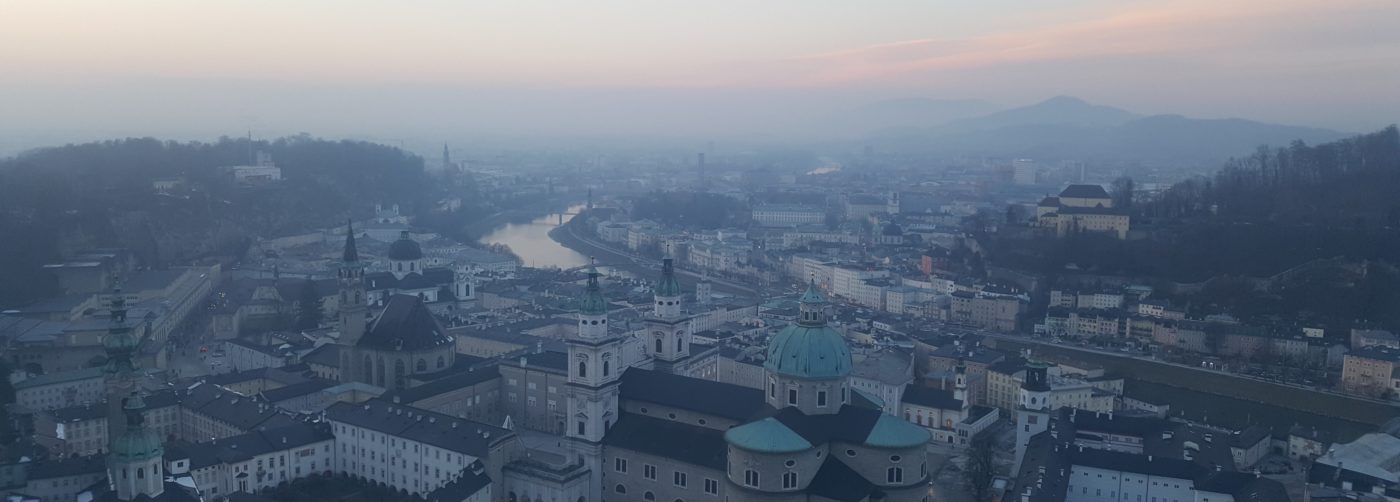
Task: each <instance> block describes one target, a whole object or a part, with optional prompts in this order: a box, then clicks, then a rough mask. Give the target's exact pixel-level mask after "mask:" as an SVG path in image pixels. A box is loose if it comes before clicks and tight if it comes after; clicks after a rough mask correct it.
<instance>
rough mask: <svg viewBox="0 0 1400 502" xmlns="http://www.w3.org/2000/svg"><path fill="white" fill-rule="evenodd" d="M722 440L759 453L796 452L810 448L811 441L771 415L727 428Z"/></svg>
mask: <svg viewBox="0 0 1400 502" xmlns="http://www.w3.org/2000/svg"><path fill="white" fill-rule="evenodd" d="M724 440H725V441H728V442H729V444H732V445H734V446H738V447H740V448H743V449H745V450H749V451H755V452H759V453H797V452H802V451H807V450H810V449H812V443H811V442H809V441H807V440H806V439H804V438H803V437H802V436H800V435H798V434H797V433H796V432H793V430H792V429H789V428H788V426H786V425H783V423H782V422H779V421H778V420H777V419H775V418H773V417H768V418H765V419H763V420H759V421H757V422H749V423H747V424H744V425H740V426H738V427H735V428H733V429H729V430H728V431H725V432H724Z"/></svg>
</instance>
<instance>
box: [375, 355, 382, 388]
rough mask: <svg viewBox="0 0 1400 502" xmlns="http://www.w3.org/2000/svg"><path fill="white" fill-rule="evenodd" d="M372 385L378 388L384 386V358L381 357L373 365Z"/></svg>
mask: <svg viewBox="0 0 1400 502" xmlns="http://www.w3.org/2000/svg"><path fill="white" fill-rule="evenodd" d="M374 384H375V385H377V386H380V387H383V386H384V358H382V357H381V358H379V361H378V362H377V363H376V364H375V365H374Z"/></svg>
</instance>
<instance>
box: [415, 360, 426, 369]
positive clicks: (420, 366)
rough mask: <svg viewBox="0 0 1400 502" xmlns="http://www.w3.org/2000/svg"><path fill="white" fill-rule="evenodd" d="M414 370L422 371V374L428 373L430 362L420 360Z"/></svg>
mask: <svg viewBox="0 0 1400 502" xmlns="http://www.w3.org/2000/svg"><path fill="white" fill-rule="evenodd" d="M413 369H414V370H415V371H420V372H422V371H428V361H427V360H425V359H419V360H418V364H416V365H414V366H413Z"/></svg>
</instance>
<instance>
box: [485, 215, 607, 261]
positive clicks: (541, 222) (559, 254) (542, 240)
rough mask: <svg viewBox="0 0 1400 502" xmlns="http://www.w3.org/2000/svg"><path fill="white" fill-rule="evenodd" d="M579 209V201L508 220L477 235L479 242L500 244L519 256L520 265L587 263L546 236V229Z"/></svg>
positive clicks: (564, 219)
mask: <svg viewBox="0 0 1400 502" xmlns="http://www.w3.org/2000/svg"><path fill="white" fill-rule="evenodd" d="M582 209H583V205H582V204H579V205H575V206H570V207H569V208H568V209H566V210H564V213H563V215H562V219H561V216H560V213H558V212H554V213H550V214H547V215H544V216H541V217H539V218H535V219H534V220H531V221H530V222H529V223H508V224H506V225H505V226H503V227H501V228H498V229H496V230H494V231H492V232H491V233H489V234H486V235H484V236H482V237H481V239H479V241H480V242H481V243H482V244H504V245H506V246H508V247H510V250H511V251H513V252H514V253H515V255H516V256H519V257H520V260H521V262H522V265H524V266H526V267H535V268H549V267H559V268H574V267H579V266H583V265H587V264H588V257H587V256H584V255H583V254H581V253H579V252H577V251H574V250H572V249H569V248H566V247H564V246H563V245H561V244H559V243H558V242H555V241H554V239H551V238H549V231H550V230H553V229H554V228H555V227H558V226H559V224H560V223H562V222H568V221H569V220H571V219H573V218H574V215H576V214H578V212H579V211H580V210H582Z"/></svg>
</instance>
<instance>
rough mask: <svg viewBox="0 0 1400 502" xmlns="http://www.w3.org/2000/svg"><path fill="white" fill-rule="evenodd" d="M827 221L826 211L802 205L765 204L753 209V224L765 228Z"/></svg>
mask: <svg viewBox="0 0 1400 502" xmlns="http://www.w3.org/2000/svg"><path fill="white" fill-rule="evenodd" d="M825 221H826V211H823V210H822V208H819V207H814V206H804V205H800V204H763V205H759V206H755V207H754V208H753V222H754V223H756V224H758V225H760V226H765V227H792V226H798V225H811V224H817V223H823V222H825Z"/></svg>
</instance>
